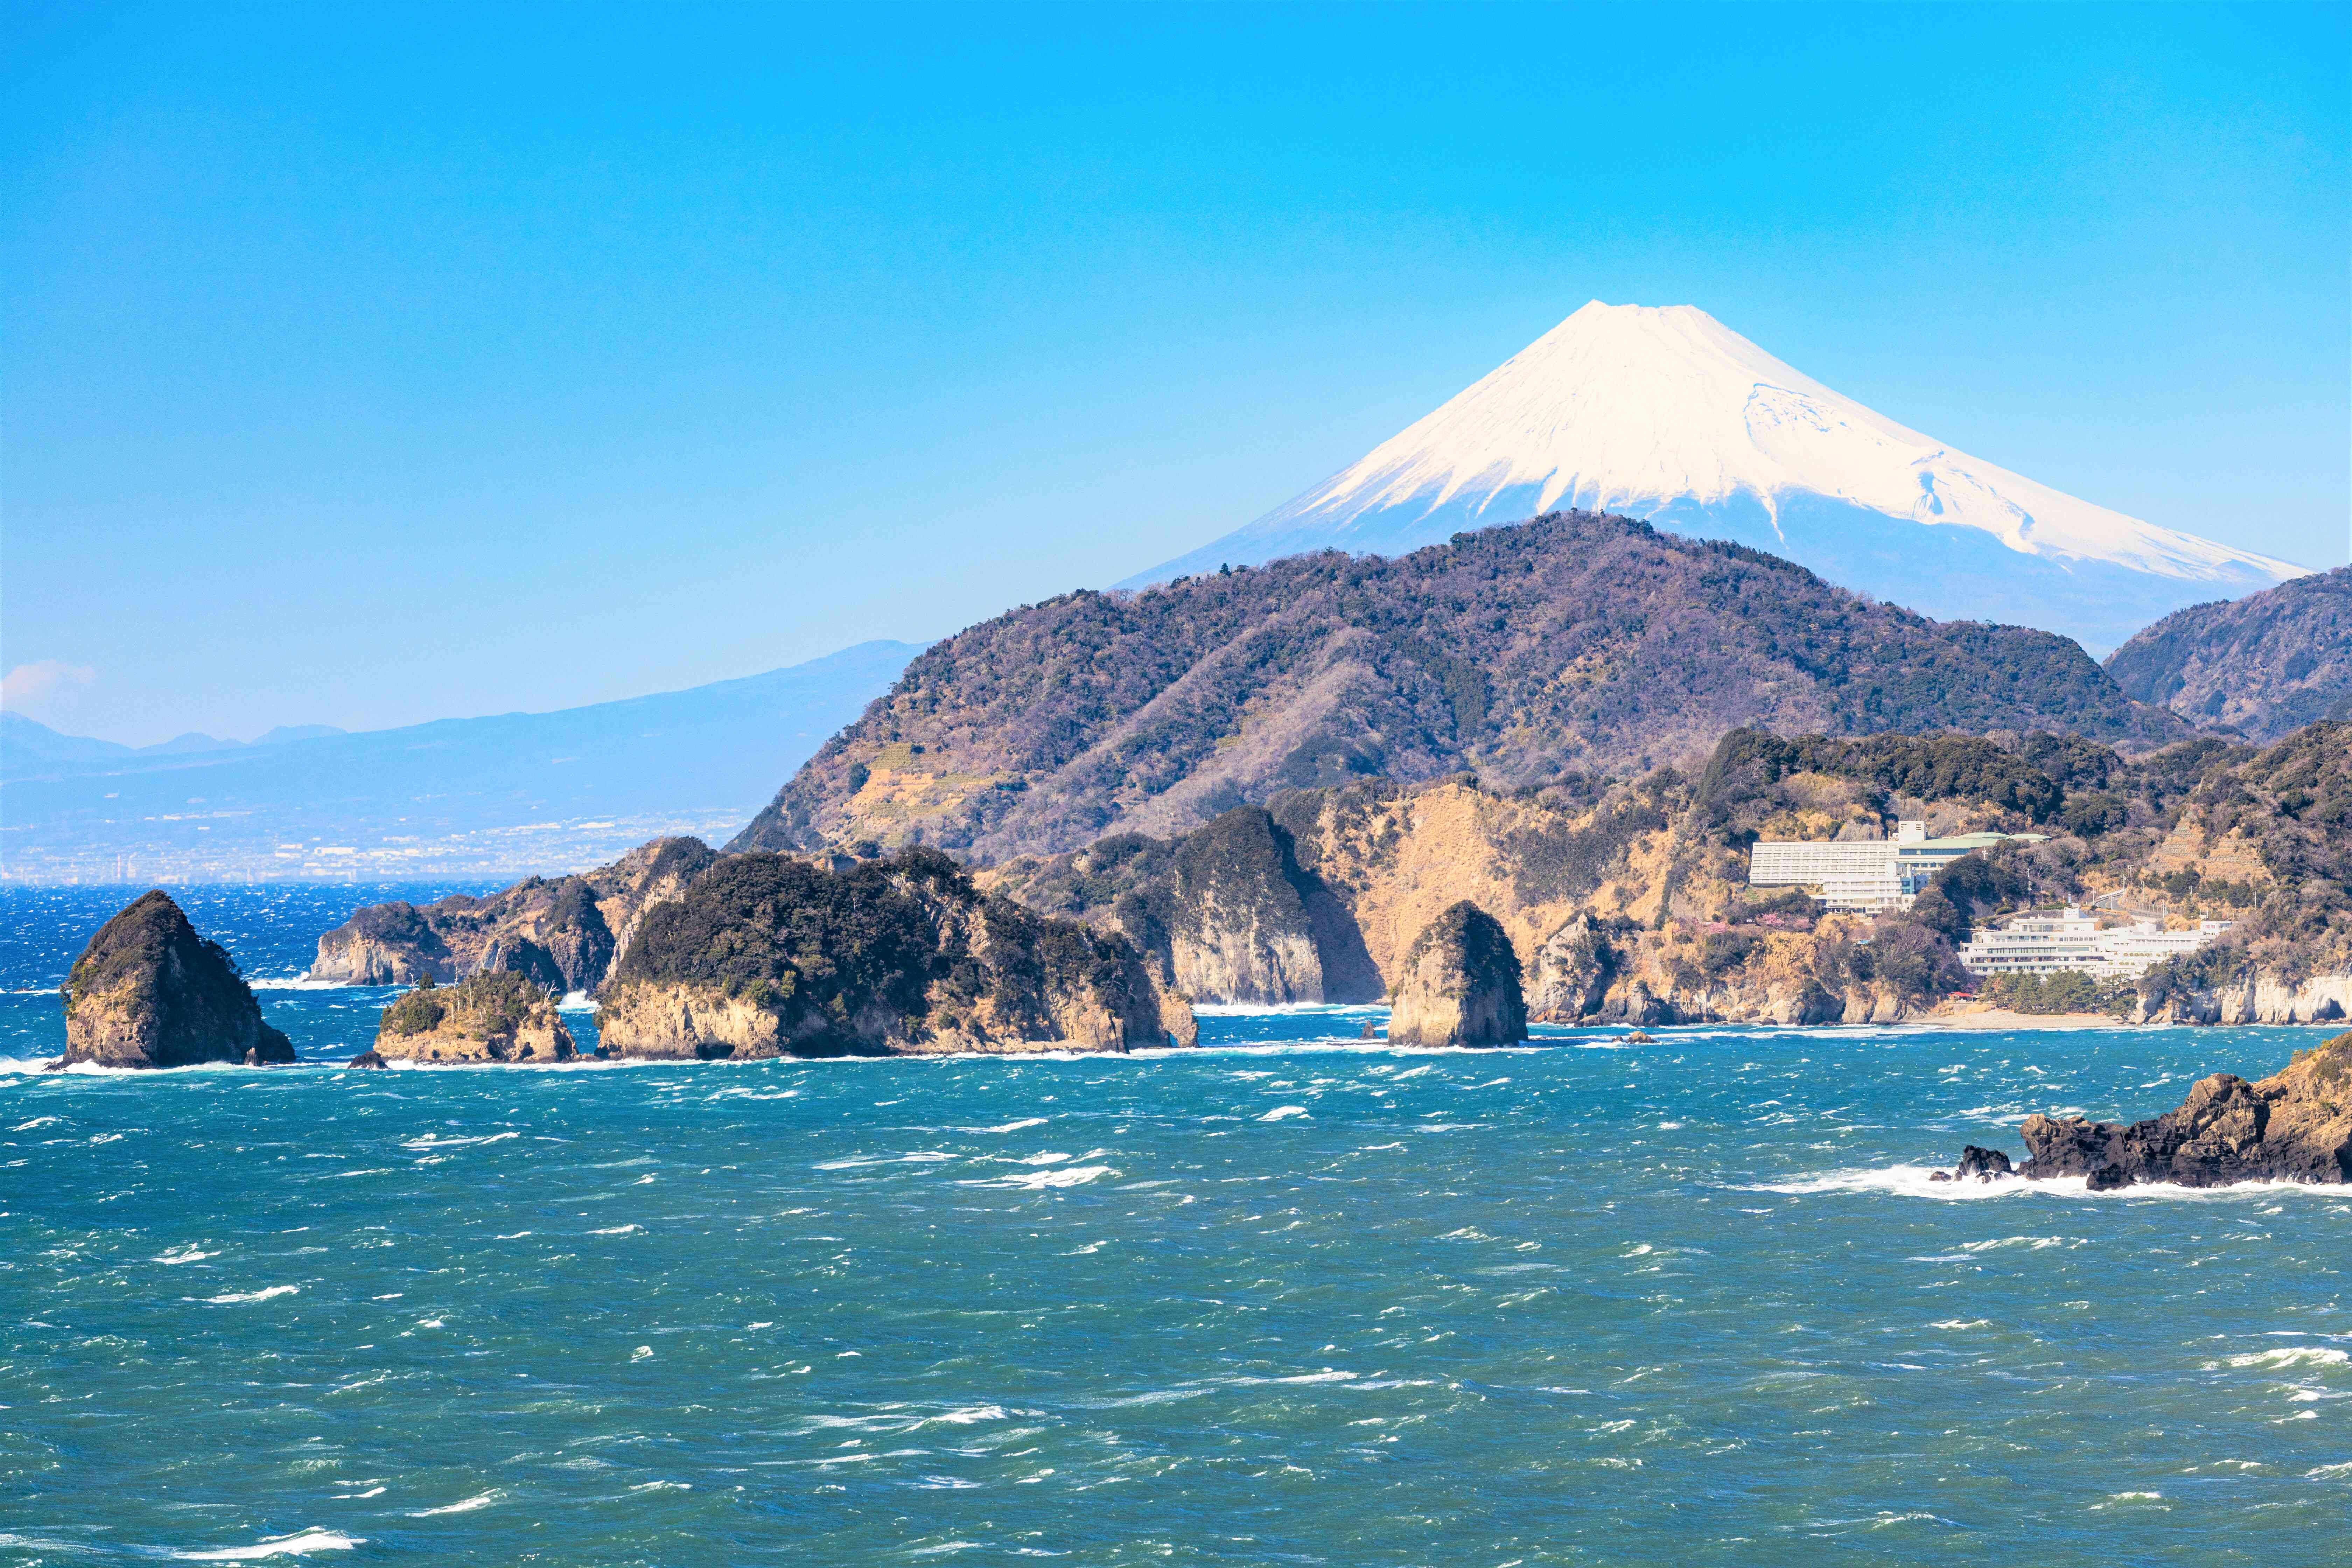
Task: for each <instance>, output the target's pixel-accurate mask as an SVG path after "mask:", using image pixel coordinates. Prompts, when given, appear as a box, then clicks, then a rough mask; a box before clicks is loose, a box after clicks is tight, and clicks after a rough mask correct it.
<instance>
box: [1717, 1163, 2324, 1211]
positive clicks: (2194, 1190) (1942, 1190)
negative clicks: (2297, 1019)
mask: <svg viewBox="0 0 2352 1568" xmlns="http://www.w3.org/2000/svg"><path fill="white" fill-rule="evenodd" d="M1936 1173H1937V1168H1936V1167H1933V1166H1928V1165H1886V1166H1881V1167H1879V1168H1877V1169H1874V1170H1846V1171H1825V1172H1823V1173H1822V1174H1820V1175H1817V1176H1804V1177H1800V1178H1799V1179H1797V1180H1796V1181H1792V1182H1763V1183H1758V1184H1752V1185H1739V1186H1733V1187H1732V1188H1730V1190H1731V1191H1733V1192H1739V1193H1785V1194H1791V1195H1808V1194H1815V1193H1889V1194H1895V1195H1897V1196H1900V1197H1910V1198H1934V1199H1937V1200H1938V1201H1939V1202H1945V1203H1967V1202H1973V1201H1976V1200H1978V1199H1984V1198H2014V1197H2043V1198H2091V1199H2095V1200H2096V1199H2121V1200H2125V1201H2133V1200H2138V1201H2146V1200H2149V1199H2163V1200H2168V1201H2173V1202H2189V1203H2228V1202H2232V1201H2242V1200H2244V1199H2248V1198H2263V1197H2271V1196H2274V1195H2276V1194H2281V1193H2302V1194H2317V1195H2320V1196H2329V1195H2335V1196H2341V1195H2342V1194H2343V1191H2344V1189H2342V1188H2341V1187H2321V1186H2314V1185H2311V1184H2307V1183H2304V1182H2241V1183H2239V1184H2236V1185H2235V1186H2228V1187H2184V1186H2179V1185H2177V1184H2173V1183H2170V1182H2158V1183H2150V1184H2134V1185H2132V1186H2128V1187H2118V1188H2116V1189H2115V1190H2113V1191H2111V1192H2105V1193H2095V1192H2092V1191H2091V1190H2090V1186H2089V1184H2087V1183H2086V1182H2085V1181H2084V1179H2083V1178H2082V1177H2080V1176H2053V1177H2050V1178H2049V1179H2047V1180H2045V1181H2027V1180H2026V1179H2025V1178H2023V1177H2021V1176H2015V1177H2009V1178H2006V1179H1996V1180H1993V1181H1990V1182H1980V1181H1977V1180H1975V1179H1973V1178H1970V1179H1968V1180H1963V1181H1941V1182H1939V1181H1937V1180H1936V1179H1935V1178H1936ZM1945 1174H1946V1175H1947V1176H1948V1175H1949V1174H1950V1173H1949V1172H1948V1171H1947V1172H1945Z"/></svg>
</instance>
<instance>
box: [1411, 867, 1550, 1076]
mask: <svg viewBox="0 0 2352 1568" xmlns="http://www.w3.org/2000/svg"><path fill="white" fill-rule="evenodd" d="M1401 968H1402V972H1403V973H1402V975H1401V976H1400V977H1399V979H1398V981H1397V988H1396V994H1395V995H1394V997H1393V998H1392V999H1391V1011H1390V1014H1389V1040H1390V1042H1391V1044H1394V1045H1414V1046H1504V1045H1509V1044H1511V1043H1512V1042H1513V1041H1515V1040H1524V1039H1526V1038H1527V1037H1528V1008H1527V1003H1526V1001H1525V999H1524V998H1523V997H1522V995H1521V994H1520V987H1519V955H1518V953H1517V952H1516V951H1515V950H1514V949H1513V948H1512V946H1511V939H1510V937H1509V936H1508V935H1507V933H1506V932H1505V931H1504V930H1503V928H1502V926H1501V924H1500V923H1499V922H1497V921H1496V919H1495V917H1494V916H1492V915H1490V914H1488V913H1486V911H1485V910H1481V909H1479V908H1478V906H1477V905H1475V904H1473V903H1470V902H1469V901H1467V900H1464V901H1462V902H1460V903H1456V904H1454V905H1453V906H1452V907H1451V908H1449V909H1447V910H1445V911H1444V913H1442V914H1440V915H1439V916H1438V917H1437V918H1436V919H1435V920H1434V921H1431V922H1430V923H1429V927H1428V929H1427V930H1425V931H1423V932H1422V933H1421V935H1420V936H1419V937H1417V938H1415V939H1414V941H1413V943H1412V946H1411V947H1409V948H1407V949H1406V950H1405V953H1404V958H1403V961H1402V965H1401Z"/></svg>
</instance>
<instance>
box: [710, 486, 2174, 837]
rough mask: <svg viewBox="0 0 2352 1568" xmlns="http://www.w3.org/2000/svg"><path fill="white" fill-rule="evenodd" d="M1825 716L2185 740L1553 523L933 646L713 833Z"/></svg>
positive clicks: (1519, 782)
mask: <svg viewBox="0 0 2352 1568" xmlns="http://www.w3.org/2000/svg"><path fill="white" fill-rule="evenodd" d="M1742 724H1766V725H1770V726H1773V727H1776V728H1779V729H1783V730H1806V731H1828V732H1832V733H1846V734H1856V733H1868V732H1874V731H1883V730H1888V729H1933V728H1944V727H1949V728H1953V729H1960V730H1967V731H1974V732H1977V733H1985V732H1990V731H1996V730H2004V731H2032V730H2060V729H2063V730H2073V731H2081V732H2083V733H2085V734H2090V735H2095V736H2098V737H2101V738H2103V739H2105V740H2109V741H2113V742H2134V743H2147V744H2156V743H2160V742H2164V741H2166V740H2168V739H2171V738H2173V737H2175V736H2177V735H2179V734H2182V733H2185V732H2186V731H2187V726H2186V725H2185V724H2184V723H2183V722H2182V721H2179V719H2178V718H2176V717H2175V716H2173V715H2171V714H2168V713H2165V712H2162V711H2160V710H2151V709H2147V708H2145V707H2142V706H2141V705H2138V704H2136V703H2134V702H2133V701H2132V700H2130V699H2129V698H2127V697H2126V696H2125V695H2124V693H2123V692H2122V691H2121V690H2120V689H2117V688H2116V686H2115V684H2114V682H2113V681H2112V680H2110V679H2108V678H2107V676H2106V675H2105V672H2104V671H2102V670H2101V669H2099V668H2098V667H2097V666H2096V665H2095V664H2094V663H2092V662H2091V660H2090V658H2089V657H2088V656H2087V655H2085V654H2084V652H2083V651H2082V650H2081V649H2080V648H2079V647H2076V646H2075V645H2074V644H2073V643H2072V642H2069V641H2067V640H2065V639H2064V638H2063V637H2052V636H2049V635H2048V634H2045V633H2042V632H2035V631H2030V630H2026V629H2023V628H2020V627H2006V626H1986V625H1981V624H1975V623H1960V624H1951V625H1944V624H1939V623H1937V622H1933V621H1929V620H1927V619H1924V618H1923V617H1920V616H1915V615H1912V614H1911V613H1909V612H1908V611H1906V610H1901V609H1898V608H1895V607H1894V606H1892V605H1877V604H1872V603H1867V602H1865V601H1864V600H1862V599H1859V598H1857V597H1855V596H1854V595H1851V594H1848V593H1845V592H1844V591H1843V590H1842V589H1839V588H1836V587H1833V586H1832V585H1831V584H1827V583H1824V582H1822V580H1821V579H1820V578H1818V577H1816V576H1814V575H1813V574H1811V573H1810V572H1807V571H1805V570H1803V569H1802V568H1801V567H1798V566H1794V565H1792V564H1790V563H1788V562H1785V561H1781V560H1778V559H1776V558H1774V557H1772V556H1769V555H1764V554H1761V553H1759V552H1756V551H1752V550H1747V549H1744V548H1741V547H1738V546H1733V545H1722V544H1710V543H1699V542H1691V541H1686V540H1682V539H1678V538H1675V537H1674V536H1672V535H1669V534H1662V533H1659V532H1657V531H1654V529H1652V528H1650V527H1649V526H1648V525H1646V524H1643V523H1639V522H1634V521H1630V520H1627V519H1624V518H1616V517H1602V516H1594V515H1590V514H1585V513H1578V512H1569V513H1559V514H1554V515H1551V516H1548V517H1545V518H1540V519H1538V520H1536V521H1532V522H1529V523H1526V524H1523V525H1520V526H1517V527H1511V528H1496V529H1488V530H1486V531H1483V532H1478V533H1465V534H1461V535H1457V536H1456V537H1455V539H1454V542H1452V543H1450V544H1444V545H1437V546H1433V547H1432V548H1430V549H1426V550H1420V551H1416V552H1413V553H1412V554H1410V555H1406V556H1403V557H1401V558H1398V559H1395V560H1381V559H1378V558H1369V557H1349V556H1347V555H1343V554H1340V553H1339V552H1327V553H1324V554H1318V555H1311V556H1304V557H1298V558H1295V559H1292V560H1287V561H1281V562H1276V563H1273V564H1271V565H1267V566H1260V567H1253V568H1250V569H1248V570H1245V571H1237V572H1232V573H1221V574H1217V575H1214V576H1201V577H1194V578H1191V579H1180V580H1178V581H1176V582H1173V583H1171V584H1166V585H1164V586H1160V587H1154V588H1150V589H1147V590H1145V591H1143V592H1141V593H1139V594H1133V595H1129V594H1108V595H1107V594H1097V593H1079V594H1074V595H1067V596H1066V597H1063V598H1060V599H1055V600H1052V601H1050V602H1048V603H1045V604H1042V605H1033V606H1029V607H1026V608H1024V609H1021V610H1017V611H1014V612H1013V613H1011V614H1009V615H1006V616H1000V617H998V618H997V619H995V620H992V621H990V622H987V623H985V624H983V625H982V626H974V627H971V628H970V629H968V630H966V631H964V632H962V633H961V634H959V635H958V636H956V637H950V638H949V639H947V640H946V641H945V642H942V643H940V644H939V645H938V646H936V647H932V648H931V649H930V650H929V651H928V652H926V653H925V654H923V655H922V656H921V657H920V658H917V659H916V660H915V661H914V663H913V664H911V665H909V666H908V669H907V672H906V674H905V675H904V676H903V677H902V678H901V679H900V680H899V682H898V686H897V687H896V688H895V689H893V690H892V692H891V694H890V695H889V696H888V697H887V698H886V699H884V700H882V701H880V702H878V703H877V704H876V705H875V706H874V707H873V708H871V709H869V710H867V712H866V716H865V717H864V718H862V719H861V720H859V721H858V722H857V723H856V724H854V725H852V726H850V727H849V728H848V729H847V730H845V731H843V732H842V733H841V734H839V735H837V736H835V738H834V739H833V740H832V741H830V742H827V743H826V745H825V746H824V749H823V750H822V751H821V752H819V753H818V754H817V756H816V757H815V758H814V759H813V760H812V761H811V762H810V763H808V764H807V765H806V766H805V767H803V769H802V771H801V772H800V773H799V774H798V775H797V776H796V777H794V778H793V780H792V781H791V782H790V783H789V784H787V785H786V786H785V787H784V789H783V790H782V792H781V793H780V794H779V795H778V796H777V797H776V799H775V801H774V802H773V803H772V805H770V806H769V807H768V808H767V809H766V810H765V811H763V812H762V813H761V815H760V816H759V817H758V818H757V819H756V820H755V821H754V822H753V823H752V824H751V826H750V827H748V828H747V829H746V830H745V831H744V833H743V834H742V835H741V836H740V837H738V838H737V839H736V840H735V841H734V842H733V843H732V844H730V846H729V847H730V849H751V848H760V849H772V850H801V851H806V852H820V851H826V850H832V849H836V848H844V847H856V846H858V845H861V844H874V845H879V846H881V847H891V846H895V845H901V844H915V843H920V844H927V845H932V846H935V847H942V848H946V849H950V850H952V851H955V852H957V853H959V854H962V855H968V856H970V857H971V858H973V859H975V860H976V861H978V862H982V863H994V862H997V861H1001V860H1003V859H1006V858H1013V857H1019V856H1043V855H1051V854H1058V853H1066V852H1069V851H1074V850H1076V849H1078V848H1081V847H1084V846H1086V845H1087V844H1090V843H1092V842H1094V841H1095V840H1096V839H1097V838H1098V837H1101V836H1102V835H1103V834H1105V833H1106V832H1122V831H1133V832H1140V833H1146V834H1150V835H1153V836H1156V837H1163V838H1165V837H1175V836H1177V835H1179V834H1182V833H1187V832H1190V831H1191V830H1192V829H1193V828H1195V827H1198V826H1204V825H1205V824H1207V823H1208V822H1209V821H1210V820H1211V819H1212V818H1213V817H1214V816H1217V815H1218V814H1220V813H1222V812H1223V811H1225V810H1228V809H1230V808H1231V807H1233V806H1234V805H1244V804H1251V803H1269V802H1270V801H1271V799H1272V797H1273V796H1274V795H1276V794H1278V793H1280V792H1282V791H1284V790H1286V789H1293V788H1300V787H1325V786H1330V785H1335V784H1343V783H1345V782H1347V781H1348V780H1349V779H1352V778H1361V777H1370V776H1373V775H1383V776H1386V777H1389V778H1392V779H1396V780H1399V781H1402V782H1404V783H1407V784H1423V783H1427V782H1429V781H1431V780H1433V779H1437V778H1441V777H1444V775H1446V774H1449V773H1455V772H1457V771H1460V770H1463V769H1471V770H1475V772H1476V773H1478V775H1479V776H1480V777H1481V778H1483V779H1486V780H1488V781H1490V782H1491V783H1493V784H1496V785H1498V786H1502V787H1505V788H1517V787H1521V786H1523V785H1528V784H1536V783H1538V782H1541V781H1545V780H1549V779H1553V778H1556V777H1558V776H1559V775H1560V774H1561V773H1564V772H1568V771H1570V770H1586V769H1594V768H1601V769H1606V770H1608V771H1610V772H1612V773H1620V774H1622V773H1632V772H1636V771H1639V770H1640V769H1643V768H1645V767H1647V766H1648V765H1649V764H1650V762H1651V761H1652V760H1653V759H1655V760H1667V759H1675V758H1681V757H1685V756H1691V757H1697V756H1703V755H1705V753H1706V748H1707V747H1708V746H1710V745H1712V744H1713V743H1714V742H1715V741H1716V739H1717V737H1718V736H1720V735H1721V734H1722V733H1723V732H1724V731H1727V730H1729V729H1732V728H1734V727H1736V726H1738V725H1742Z"/></svg>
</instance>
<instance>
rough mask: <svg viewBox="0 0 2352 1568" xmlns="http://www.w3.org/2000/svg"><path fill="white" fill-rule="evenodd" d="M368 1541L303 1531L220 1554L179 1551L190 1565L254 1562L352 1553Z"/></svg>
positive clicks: (350, 1536)
mask: <svg viewBox="0 0 2352 1568" xmlns="http://www.w3.org/2000/svg"><path fill="white" fill-rule="evenodd" d="M366 1542H367V1537H366V1536H364V1535H338V1534H337V1533H336V1532H335V1531H331V1530H304V1531H297V1532H296V1533H294V1534H292V1535H281V1536H278V1538H277V1539H276V1540H274V1541H257V1542H254V1543H253V1544H252V1545H250V1546H225V1547H223V1548H221V1549H220V1550H219V1551H217V1552H174V1553H173V1555H174V1556H176V1557H178V1558H180V1559H181V1560H182V1561H184V1562H188V1563H253V1562H258V1561H259V1560H260V1559H262V1558H265V1557H301V1556H305V1555H307V1554H308V1553H310V1552H349V1551H350V1550H351V1549H352V1547H354V1546H362V1545H365V1544H366Z"/></svg>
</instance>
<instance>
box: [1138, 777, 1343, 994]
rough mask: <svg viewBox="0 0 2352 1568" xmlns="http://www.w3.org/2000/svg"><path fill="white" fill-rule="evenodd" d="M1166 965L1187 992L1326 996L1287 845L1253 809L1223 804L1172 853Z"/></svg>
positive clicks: (1270, 822) (1319, 958)
mask: <svg viewBox="0 0 2352 1568" xmlns="http://www.w3.org/2000/svg"><path fill="white" fill-rule="evenodd" d="M1175 871H1176V878H1175V880H1176V896H1175V900H1174V901H1175V917H1174V919H1173V921H1171V927H1170V932H1169V936H1170V966H1171V969H1172V970H1173V971H1174V974H1175V981H1176V988H1177V989H1178V990H1180V991H1181V992H1183V993H1184V994H1186V995H1189V996H1215V997H1220V998H1225V999H1230V1000H1232V1001H1235V1002H1262V1003H1282V1002H1321V1001H1324V1000H1326V997H1325V995H1324V984H1323V960H1322V956H1321V954H1320V953H1319V952H1317V950H1316V945H1315V931H1314V926H1313V923H1312V922H1311V921H1309V920H1308V919H1307V903H1306V900H1304V899H1302V898H1301V897H1300V896H1299V893H1298V889H1297V885H1296V880H1295V879H1296V875H1297V868H1296V866H1295V865H1294V864H1293V863H1292V861H1291V858H1290V853H1289V847H1288V845H1287V844H1286V843H1285V842H1283V841H1281V840H1278V839H1277V838H1276V836H1275V826H1274V821H1273V819H1272V818H1271V817H1269V816H1266V814H1265V812H1263V811H1261V810H1258V809H1256V808H1255V807H1251V806H1244V807H1241V808H1239V809H1237V810H1234V811H1229V812H1227V813H1226V814H1225V815H1224V816H1220V817H1218V818H1217V819H1216V820H1215V821H1213V822H1212V823H1210V824H1209V825H1208V826H1206V827H1203V828H1202V829H1201V830H1200V831H1199V832H1198V833H1194V834H1191V835H1188V836H1187V837H1185V839H1184V841H1183V842H1182V844H1181V845H1180V846H1179V847H1178V849H1177V852H1176V867H1175Z"/></svg>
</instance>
